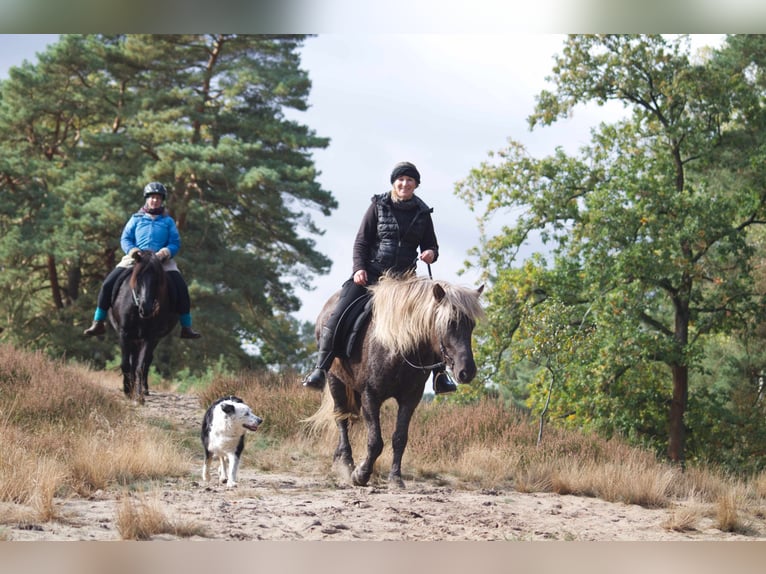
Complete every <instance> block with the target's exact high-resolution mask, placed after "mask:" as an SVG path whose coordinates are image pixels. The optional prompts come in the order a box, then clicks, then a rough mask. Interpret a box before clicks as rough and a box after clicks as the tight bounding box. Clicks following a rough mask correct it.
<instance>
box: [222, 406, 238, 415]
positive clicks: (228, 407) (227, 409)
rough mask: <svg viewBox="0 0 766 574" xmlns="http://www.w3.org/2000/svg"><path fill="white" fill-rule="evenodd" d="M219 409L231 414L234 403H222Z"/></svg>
mask: <svg viewBox="0 0 766 574" xmlns="http://www.w3.org/2000/svg"><path fill="white" fill-rule="evenodd" d="M221 410H222V411H223V412H225V413H226V414H227V415H231V414H234V410H235V409H234V405H232V404H231V403H223V404H222V405H221Z"/></svg>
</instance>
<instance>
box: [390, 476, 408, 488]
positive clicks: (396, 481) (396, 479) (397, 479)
mask: <svg viewBox="0 0 766 574" xmlns="http://www.w3.org/2000/svg"><path fill="white" fill-rule="evenodd" d="M388 483H389V484H390V485H391V486H395V487H396V488H405V486H404V481H403V480H402V477H401V476H389V477H388Z"/></svg>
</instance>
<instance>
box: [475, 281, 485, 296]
mask: <svg viewBox="0 0 766 574" xmlns="http://www.w3.org/2000/svg"><path fill="white" fill-rule="evenodd" d="M483 292H484V283H482V284H481V287H479V288H478V289H477V290H476V293H477V294H478V295H481V294H482V293H483Z"/></svg>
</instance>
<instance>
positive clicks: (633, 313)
mask: <svg viewBox="0 0 766 574" xmlns="http://www.w3.org/2000/svg"><path fill="white" fill-rule="evenodd" d="M736 41H737V40H736V38H730V39H729V44H728V47H727V48H726V49H724V50H722V51H721V52H719V53H716V54H712V55H711V56H710V57H709V58H708V59H702V60H701V61H700V62H698V63H695V62H692V61H691V59H690V56H689V46H688V42H687V38H685V37H680V38H676V39H668V38H665V37H662V36H634V35H630V36H626V35H619V36H615V35H587V36H570V37H569V38H568V39H567V41H566V43H565V45H564V49H563V53H562V54H561V55H559V56H557V57H556V59H555V65H554V67H553V74H552V76H551V77H550V78H549V80H550V81H551V82H552V83H553V85H554V86H555V90H554V91H547V90H546V91H543V92H541V93H540V95H539V96H538V100H537V105H536V107H535V110H534V112H533V113H532V115H531V116H530V118H529V123H530V127H531V128H535V127H537V126H547V125H550V124H552V123H554V122H555V121H557V120H558V119H560V118H564V117H567V116H568V115H570V114H571V113H573V112H574V111H575V109H576V108H577V106H578V105H582V104H587V103H592V102H595V103H597V104H599V105H603V104H605V103H607V102H609V101H616V102H619V103H621V104H622V105H623V106H624V108H625V110H626V114H625V119H623V120H621V121H618V122H616V123H613V124H601V125H599V126H598V127H597V128H594V129H593V130H592V133H591V142H590V144H589V145H587V146H584V147H583V148H582V149H581V150H580V151H579V153H578V154H577V155H576V156H571V157H570V156H568V155H567V154H566V153H565V152H564V151H563V150H562V149H557V150H556V152H555V153H554V154H553V155H552V156H550V157H546V158H543V159H540V160H537V159H534V158H531V157H529V155H528V154H527V153H526V150H525V149H524V148H523V147H522V146H521V145H520V144H518V143H515V142H510V144H509V147H508V148H507V149H506V150H503V151H502V152H500V153H498V154H493V156H492V158H493V159H492V160H491V161H488V162H485V163H484V164H482V165H481V166H480V167H479V168H477V169H474V170H472V172H471V174H470V176H469V177H468V178H467V179H466V180H465V181H464V182H461V183H460V184H458V186H457V193H460V194H461V195H464V196H465V197H467V198H468V202H469V204H470V205H471V206H472V207H473V208H474V209H475V208H478V207H479V206H481V205H483V206H484V212H483V214H482V215H481V219H482V222H483V225H484V226H485V228H488V226H489V225H490V224H491V222H492V221H493V219H494V218H496V217H498V216H500V215H502V214H505V213H513V214H516V213H521V215H519V216H518V218H516V219H515V222H514V223H512V224H510V225H507V226H505V227H503V229H502V230H501V231H500V233H498V234H497V235H495V236H488V234H486V235H485V236H484V237H483V239H482V244H481V245H480V247H479V248H478V249H477V250H476V255H477V256H478V265H479V266H480V267H482V268H484V269H486V270H487V273H488V276H489V278H490V279H491V280H492V281H493V283H494V288H493V289H491V290H490V293H489V300H490V306H491V307H492V311H490V313H489V316H490V317H491V318H492V323H493V324H492V325H491V326H490V327H489V330H488V331H487V332H486V335H485V336H486V339H487V341H488V347H489V348H490V349H491V350H492V352H493V353H494V361H495V363H496V364H502V362H503V361H507V360H510V356H509V349H510V348H511V343H512V338H513V336H514V335H516V334H517V333H518V332H519V330H518V327H519V325H520V324H521V322H522V321H523V320H524V317H525V316H527V317H528V316H530V313H532V314H533V313H534V307H535V305H536V304H537V303H538V302H539V301H540V300H541V299H545V298H547V297H555V298H556V300H558V301H562V302H563V303H564V304H566V305H569V306H570V307H571V308H572V309H573V310H576V311H578V313H577V314H575V316H578V315H579V316H578V319H577V322H578V323H580V324H582V325H583V326H584V328H586V329H587V332H588V333H589V336H588V337H587V339H586V340H585V342H583V344H584V345H588V347H589V350H588V352H583V351H580V352H578V353H576V354H575V353H573V354H572V356H571V357H572V358H571V361H570V366H571V367H572V373H573V377H575V376H579V377H580V380H579V390H573V391H572V393H570V400H571V399H573V398H574V402H576V403H577V404H578V405H579V409H578V415H579V416H580V417H581V420H583V419H584V418H585V416H586V413H587V416H588V417H590V416H596V417H599V418H601V420H602V421H604V420H607V419H610V418H611V420H614V418H615V417H616V416H618V414H617V412H616V411H615V409H622V408H623V404H624V403H625V401H630V400H632V401H633V404H634V405H637V404H638V402H637V401H646V400H650V401H652V402H653V403H654V405H656V406H655V408H654V409H650V410H649V411H648V412H646V413H645V414H644V415H642V416H644V419H645V420H652V419H654V418H656V417H655V411H656V410H657V408H659V407H661V406H664V405H668V404H669V409H668V410H669V416H668V419H667V421H668V422H667V433H668V441H667V453H668V456H669V458H670V459H671V460H673V461H677V462H682V461H683V460H684V456H685V428H684V416H685V412H686V409H687V402H688V389H689V374H690V369H692V370H693V369H694V368H695V367H698V366H699V364H700V350H701V346H702V344H703V342H704V337H705V336H706V335H708V334H711V333H716V332H719V331H729V330H731V329H732V328H733V327H734V326H735V325H737V324H738V323H739V322H740V321H742V320H743V318H747V317H753V316H754V314H755V313H757V312H758V310H759V309H760V308H762V307H761V305H762V300H761V298H760V296H758V294H757V293H756V291H755V290H754V288H753V275H752V266H753V254H754V250H753V246H752V244H751V243H750V242H749V241H748V234H749V231H750V229H751V228H752V227H753V226H755V225H756V224H759V223H762V222H764V221H765V220H766V205H765V204H766V187H765V186H764V184H763V181H764V177H763V176H764V171H765V170H764V167H763V166H764V162H763V134H764V132H763V130H762V129H758V128H760V127H762V121H763V112H761V111H760V110H761V108H762V106H760V107H758V106H756V105H754V103H755V102H757V101H758V100H759V98H761V95H760V94H757V93H755V91H754V90H753V89H752V82H751V81H750V80H749V77H750V74H751V73H752V72H748V70H749V69H752V65H753V64H752V58H746V57H744V56H743V54H744V51H743V50H742V49H741V47H740V48H734V47H733V46H734V44H735V43H736ZM732 51H733V52H734V54H736V55H737V56H739V57H736V58H735V57H734V54H733V53H732ZM760 101H761V102H762V101H763V100H762V98H761V99H760ZM533 236H535V237H539V238H540V240H541V241H542V242H544V244H545V245H546V248H547V252H546V254H545V256H541V257H539V258H538V259H536V260H534V261H533V262H531V263H530V264H529V265H528V269H527V271H528V273H519V270H518V269H513V264H514V262H515V257H516V254H517V253H518V250H519V248H520V247H521V246H522V245H523V244H524V243H525V242H526V241H527V240H528V239H529V238H530V237H533ZM498 287H500V288H499V289H498ZM655 366H659V367H662V369H666V370H665V373H667V375H666V376H667V377H668V379H669V382H670V384H669V385H667V386H666V387H665V389H662V390H660V392H659V393H657V389H656V387H655V385H654V381H656V380H657V379H656V377H657V376H658V375H659V374H660V373H661V372H662V371H658V370H657V369H656V368H655ZM642 374H647V375H648V376H646V377H644V376H642ZM626 382H629V384H628V385H626V384H625V383H626ZM633 385H643V389H642V391H645V392H641V393H638V396H636V393H633V395H634V396H633V398H632V399H630V398H629V394H630V392H631V390H632V386H633ZM610 395H611V396H613V397H619V398H620V399H621V401H617V402H615V401H613V400H612V401H607V402H606V403H603V401H602V400H601V399H602V398H603V397H605V396H610ZM600 402H601V403H603V404H604V406H607V405H608V406H609V407H610V408H609V410H608V412H603V411H602V412H601V413H600V414H599V412H598V404H599V403H600ZM593 404H595V405H596V406H592V407H591V408H588V407H587V405H593ZM623 414H624V411H623ZM646 417H648V419H647V418H646ZM628 424H630V423H628ZM638 424H639V423H636V425H638ZM655 424H656V423H653V424H652V427H654V429H653V430H655V431H656V426H655ZM650 432H651V431H650Z"/></svg>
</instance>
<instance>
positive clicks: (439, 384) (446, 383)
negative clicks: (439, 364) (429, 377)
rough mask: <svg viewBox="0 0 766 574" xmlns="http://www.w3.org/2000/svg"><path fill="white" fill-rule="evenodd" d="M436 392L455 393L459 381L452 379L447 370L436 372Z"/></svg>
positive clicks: (441, 393) (434, 382) (438, 393)
mask: <svg viewBox="0 0 766 574" xmlns="http://www.w3.org/2000/svg"><path fill="white" fill-rule="evenodd" d="M433 384H434V394H436V395H443V394H445V393H454V392H455V391H456V390H457V383H456V382H455V381H453V380H452V377H450V376H449V373H447V371H439V372H438V373H434V381H433Z"/></svg>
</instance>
